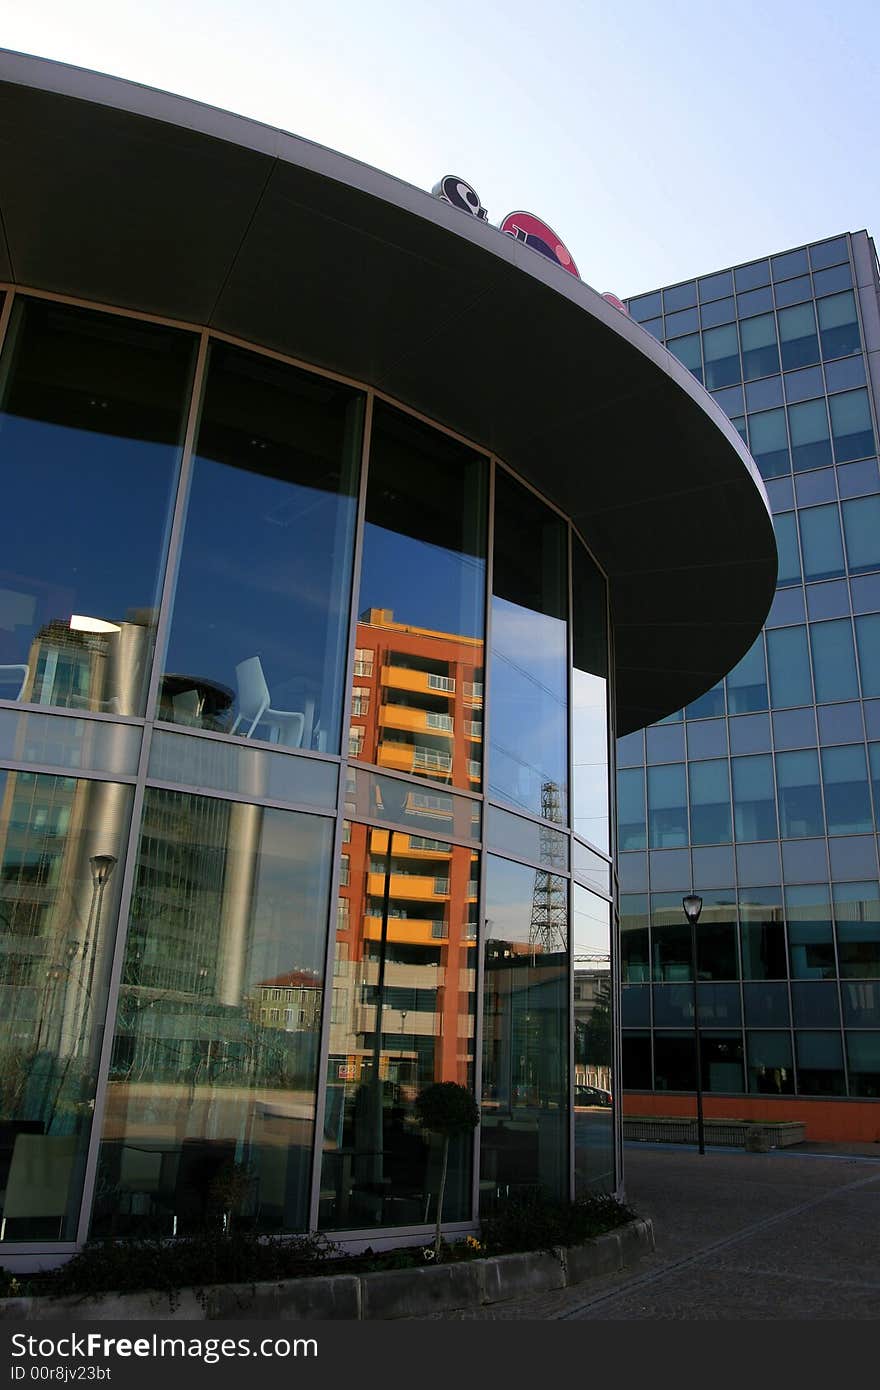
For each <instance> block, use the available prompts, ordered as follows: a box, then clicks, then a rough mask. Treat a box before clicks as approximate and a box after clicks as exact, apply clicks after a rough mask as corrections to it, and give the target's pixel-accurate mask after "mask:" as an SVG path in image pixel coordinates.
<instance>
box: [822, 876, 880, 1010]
mask: <svg viewBox="0 0 880 1390" xmlns="http://www.w3.org/2000/svg"><path fill="white" fill-rule="evenodd" d="M832 892H833V895H834V920H835V923H836V925H837V958H838V962H839V970H840V975H841V978H843V979H847V980H878V979H880V889H878V886H877V883H876V881H874V882H869V883H835V884H833V885H832ZM845 1002H846V996H844V1003H845Z"/></svg>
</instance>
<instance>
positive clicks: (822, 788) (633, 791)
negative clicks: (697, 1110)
mask: <svg viewBox="0 0 880 1390" xmlns="http://www.w3.org/2000/svg"><path fill="white" fill-rule="evenodd" d="M629 310H630V312H631V314H632V315H633V317H634V318H636V319H637V320H638V321H639V322H640V323H641V324H642V325H643V326H644V327H645V328H646V329H647V330H648V331H649V332H650V333H652V334H653V335H654V336H655V337H656V338H657V339H658V340H659V341H661V342H663V343H665V345H666V347H667V348H668V349H669V351H670V352H672V353H674V354H675V356H676V357H677V358H678V359H679V360H680V361H681V362H683V363H685V365H686V366H687V367H688V368H689V369H690V371H692V372H693V374H694V375H695V376H696V377H697V379H698V380H700V381H702V382H703V383H704V385H705V386H706V388H707V390H709V391H710V392H711V394H712V395H713V396H714V398H715V400H716V401H718V403H719V404H720V405H721V406H722V407H723V409H724V410H725V411H726V412H727V414H728V415H729V416H730V419H731V420H732V421H733V423H734V424H735V426H736V428H737V429H738V430H739V432H740V434H741V435H742V437H743V439H744V440H746V441H747V443H748V446H749V449H750V451H751V454H752V456H753V458H754V459H755V460H756V462H757V464H758V467H759V468H760V470H761V474H762V476H763V478H764V484H765V487H766V489H767V494H768V496H769V499H770V503H771V506H772V509H773V521H774V527H775V530H776V539H777V543H778V548H779V574H778V580H777V589H776V595H775V598H774V600H773V606H772V608H771V610H770V614H769V617H768V619H767V622H766V625H765V629H764V631H763V632H762V633H761V634H760V636H759V637H758V638H757V640H756V641H755V643H754V645H753V646H752V647H751V648H750V650H749V651H748V652H747V653H746V655H745V656H744V657H743V658H742V660H741V661H740V662H739V663H738V664H737V665H736V666H735V667H734V669H733V670H732V671H731V672H730V673H729V674H728V675H727V677H726V678H725V679H724V680H723V681H720V682H719V683H718V684H717V685H716V686H715V687H714V688H713V689H712V690H710V691H709V692H708V693H707V694H705V695H703V696H701V697H700V698H699V699H698V700H696V701H694V702H693V703H691V704H689V705H688V706H686V707H685V708H684V709H683V710H680V711H678V712H677V713H676V714H675V715H672V716H670V717H669V718H667V719H664V720H663V721H661V722H660V723H655V724H653V725H651V726H650V727H648V728H647V729H646V730H644V731H639V732H636V733H633V734H630V735H628V736H626V737H625V738H623V739H621V740H620V741H619V743H618V750H617V751H618V798H619V799H618V827H619V849H620V852H621V853H620V887H621V898H620V910H621V928H622V973H623V983H624V988H623V1001H622V1022H623V1028H624V1033H623V1057H624V1063H623V1067H624V1071H623V1077H624V1086H625V1087H626V1090H627V1092H628V1094H627V1097H626V1110H627V1112H628V1113H633V1114H635V1113H639V1114H646V1113H652V1114H678V1113H682V1114H683V1113H690V1112H692V1105H693V1101H692V1097H691V1096H690V1095H688V1094H687V1093H689V1092H691V1091H693V1089H694V1084H695V1067H694V1060H695V1059H694V1034H693V1031H692V1030H693V1005H692V999H691V985H690V984H689V983H687V982H689V981H690V980H691V965H690V937H689V930H688V927H687V924H686V922H685V919H684V916H683V914H682V910H681V897H682V894H683V893H685V892H688V891H689V890H690V889H691V888H693V890H694V891H695V892H697V893H698V894H700V895H701V896H702V898H703V904H704V906H703V912H702V917H701V919H700V923H699V926H698V961H697V979H698V990H699V1004H698V1023H699V1027H700V1046H701V1060H702V1078H703V1085H704V1087H705V1088H706V1094H707V1100H706V1113H707V1114H708V1115H715V1116H719V1117H720V1116H725V1117H728V1116H745V1117H754V1118H777V1119H799V1120H803V1121H804V1122H805V1124H806V1126H807V1134H808V1135H810V1136H814V1137H816V1138H825V1139H847V1138H849V1139H862V1140H875V1139H877V1138H880V900H878V860H877V831H878V819H880V473H878V461H877V440H878V428H877V426H878V401H880V281H878V267H877V257H876V251H875V247H874V244H873V241H872V239H871V237H870V236H869V235H868V234H867V233H866V232H864V231H861V232H857V233H853V234H845V235H840V236H835V237H833V238H831V239H827V240H823V241H820V242H816V243H813V244H811V245H808V246H802V247H799V248H796V249H794V250H788V251H784V252H781V253H780V254H777V255H771V256H768V257H766V258H764V259H761V260H757V261H751V262H749V263H748V264H745V265H739V266H735V267H733V268H731V269H728V270H722V271H719V272H716V273H714V274H710V275H705V276H703V277H701V278H700V279H696V280H690V281H688V282H686V283H684V284H678V285H672V286H669V287H668V288H665V289H663V290H657V291H656V292H654V293H651V294H644V295H639V296H638V297H636V298H633V299H631V300H630V301H629ZM742 545H743V548H744V549H747V548H748V545H749V538H748V536H745V535H744V536H743V538H742Z"/></svg>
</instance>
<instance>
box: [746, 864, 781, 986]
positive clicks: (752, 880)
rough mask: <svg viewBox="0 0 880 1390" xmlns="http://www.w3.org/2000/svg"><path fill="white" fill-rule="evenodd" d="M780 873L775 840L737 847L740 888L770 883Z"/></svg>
mask: <svg viewBox="0 0 880 1390" xmlns="http://www.w3.org/2000/svg"><path fill="white" fill-rule="evenodd" d="M781 872H782V865H781V863H780V859H779V845H778V844H777V842H776V841H775V840H772V841H770V842H768V843H764V844H756V845H737V847H736V876H737V881H738V882H739V885H740V887H741V888H745V887H750V886H751V885H753V884H761V883H772V882H773V881H774V880H777V879H778V878H779V877H780V874H781ZM783 973H784V972H783Z"/></svg>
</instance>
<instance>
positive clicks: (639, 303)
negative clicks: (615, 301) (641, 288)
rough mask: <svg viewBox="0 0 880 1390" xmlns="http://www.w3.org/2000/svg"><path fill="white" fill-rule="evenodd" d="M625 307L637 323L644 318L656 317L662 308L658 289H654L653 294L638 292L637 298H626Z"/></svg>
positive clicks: (641, 321) (642, 321)
mask: <svg viewBox="0 0 880 1390" xmlns="http://www.w3.org/2000/svg"><path fill="white" fill-rule="evenodd" d="M627 307H628V308H629V311H630V313H631V315H632V317H633V318H634V319H635V320H636V322H637V323H644V321H645V319H653V318H656V316H657V315H658V314H659V313H660V310H661V308H662V302H661V295H660V291H659V290H656V291H655V292H654V293H653V294H640V295H638V296H637V298H635V299H630V300H628V301H627Z"/></svg>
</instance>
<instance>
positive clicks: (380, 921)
mask: <svg viewBox="0 0 880 1390" xmlns="http://www.w3.org/2000/svg"><path fill="white" fill-rule="evenodd" d="M401 785H402V784H401ZM388 809H389V810H391V809H392V808H390V807H389V808H388ZM345 830H346V834H347V838H345V839H344V844H345V849H344V853H343V860H342V869H343V872H342V875H341V880H340V896H339V900H338V904H337V914H336V946H335V959H334V967H333V997H332V1001H331V1003H330V1010H331V1012H330V1034H329V1053H328V1058H327V1109H326V1113H325V1116H324V1134H323V1162H322V1171H321V1202H320V1210H319V1224H320V1225H321V1226H322V1227H325V1228H328V1227H329V1228H330V1229H340V1230H344V1229H346V1228H348V1229H351V1228H353V1227H364V1226H376V1225H381V1226H406V1225H412V1224H417V1223H420V1222H422V1221H426V1220H428V1219H429V1217H430V1216H431V1215H432V1211H431V1204H432V1201H433V1199H434V1195H435V1194H436V1191H437V1187H436V1174H437V1170H438V1167H439V1163H440V1159H441V1150H442V1141H441V1140H440V1139H439V1138H438V1137H436V1136H434V1135H430V1134H427V1133H425V1132H424V1131H423V1130H422V1129H421V1127H420V1125H419V1123H418V1119H417V1116H416V1111H415V1099H416V1096H417V1095H418V1093H419V1091H420V1090H421V1089H422V1088H423V1087H425V1086H428V1085H431V1084H432V1083H434V1082H438V1081H454V1082H456V1083H457V1084H458V1085H461V1086H467V1087H472V1086H473V1076H474V995H473V979H474V974H475V970H476V950H477V882H478V880H479V857H478V855H477V854H476V852H475V851H473V850H470V849H467V848H463V847H461V846H457V845H450V844H448V843H446V842H444V841H443V840H435V839H433V838H432V837H425V836H421V835H406V834H400V833H397V832H393V833H392V832H389V831H387V830H379V829H377V828H374V827H369V826H365V825H361V824H359V823H357V822H351V823H349V824H347V825H346V827H345ZM471 1156H472V1144H471V1136H470V1134H468V1135H466V1136H457V1137H456V1138H454V1139H453V1140H452V1142H451V1145H450V1151H449V1163H450V1168H449V1179H450V1183H451V1185H450V1187H449V1188H448V1189H447V1194H446V1199H445V1200H444V1204H443V1214H444V1217H445V1218H446V1219H448V1220H451V1221H455V1220H461V1219H462V1218H463V1217H466V1216H467V1215H468V1214H469V1213H470V1210H471V1168H472V1159H471ZM447 1203H448V1205H447ZM433 1215H434V1216H436V1206H435V1207H434V1210H433Z"/></svg>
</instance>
